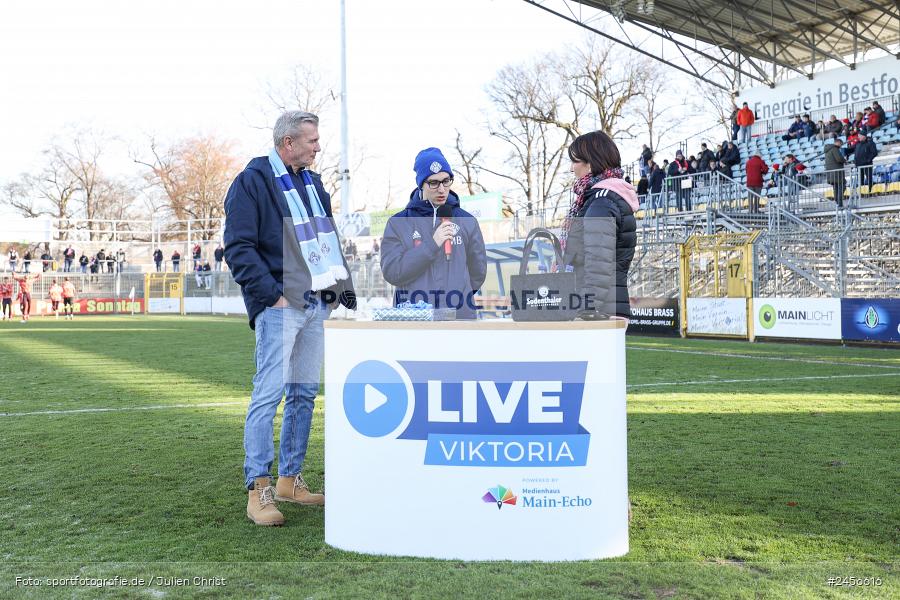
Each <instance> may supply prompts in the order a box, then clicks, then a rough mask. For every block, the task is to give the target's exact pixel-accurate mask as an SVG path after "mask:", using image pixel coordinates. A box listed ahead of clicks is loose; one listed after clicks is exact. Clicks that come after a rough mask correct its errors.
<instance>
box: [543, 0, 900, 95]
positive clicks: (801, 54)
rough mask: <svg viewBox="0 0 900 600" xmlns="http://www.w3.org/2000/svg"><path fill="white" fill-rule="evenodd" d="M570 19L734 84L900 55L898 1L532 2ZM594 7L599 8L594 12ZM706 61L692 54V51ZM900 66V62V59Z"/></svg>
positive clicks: (690, 70) (771, 82) (696, 74)
mask: <svg viewBox="0 0 900 600" xmlns="http://www.w3.org/2000/svg"><path fill="white" fill-rule="evenodd" d="M525 2H527V3H528V4H532V5H534V6H537V7H539V8H541V9H543V10H546V11H547V12H550V13H552V14H554V15H556V16H558V17H561V18H563V19H565V20H567V21H570V22H572V23H575V24H577V25H580V26H582V27H584V28H585V29H588V30H590V31H593V32H594V33H596V34H598V35H601V36H604V37H606V38H609V39H611V40H613V41H615V42H617V43H620V44H623V45H625V46H627V47H629V48H631V49H632V50H635V51H637V52H640V53H642V54H646V55H648V56H651V57H652V58H655V59H657V60H660V61H662V62H664V63H666V64H668V65H669V66H671V67H673V68H675V69H678V70H680V71H683V72H685V73H688V74H689V75H692V76H694V77H697V78H698V79H702V80H704V81H706V82H708V83H711V84H713V85H716V86H718V87H722V88H725V89H728V88H727V86H726V85H724V84H723V83H722V81H721V80H720V79H719V78H716V77H711V76H710V74H711V73H712V72H713V71H714V70H716V69H718V70H719V72H720V73H722V74H723V75H724V76H725V78H726V79H728V83H729V84H730V85H731V88H730V89H731V90H734V91H736V90H738V89H739V88H740V87H742V83H743V84H751V85H760V84H763V85H769V86H774V85H775V83H776V82H777V81H779V80H782V79H786V78H789V77H790V78H794V77H798V76H804V77H808V78H810V79H812V78H814V75H815V73H816V72H817V71H819V70H822V68H823V66H824V64H825V63H826V61H834V62H829V63H828V64H830V65H832V66H846V67H851V68H852V67H854V66H855V64H856V63H857V62H860V61H861V60H862V59H863V57H864V56H865V53H866V52H868V51H869V50H873V49H879V50H882V51H884V52H885V53H887V54H889V55H892V56H895V57H897V58H900V52H898V48H897V44H898V42H900V3H898V2H897V0H799V1H798V0H525ZM584 7H587V8H589V9H596V10H598V11H602V12H604V13H609V14H610V15H612V16H613V17H615V20H616V21H617V22H618V24H619V28H620V29H621V31H617V32H615V34H611V33H610V32H608V31H603V30H601V29H598V28H596V27H594V26H593V25H592V23H595V22H596V19H595V18H593V17H592V16H591V15H588V14H585V11H584V10H583V8H584ZM591 12H592V11H591ZM624 23H629V24H630V25H632V26H634V27H636V28H638V29H639V30H641V31H643V32H647V33H651V34H654V35H655V36H658V37H661V38H662V39H663V40H665V41H666V42H669V43H671V44H672V45H674V47H675V48H676V49H677V51H676V53H675V54H674V55H673V56H672V57H671V58H666V57H663V56H661V55H660V54H661V53H659V52H654V51H651V50H648V49H647V47H646V46H647V44H645V43H640V42H635V41H633V40H632V36H630V35H629V34H628V32H627V31H626V30H625V29H624V28H623V27H622V25H623V24H624ZM691 56H693V57H697V56H699V57H701V58H702V59H705V60H699V61H698V60H692V59H691V58H690V57H691ZM898 65H900V63H898Z"/></svg>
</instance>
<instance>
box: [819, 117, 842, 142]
mask: <svg viewBox="0 0 900 600" xmlns="http://www.w3.org/2000/svg"><path fill="white" fill-rule="evenodd" d="M843 131H844V124H843V123H841V122H840V121H839V120H838V118H837V117H836V116H835V115H831V118H830V119H828V122H827V123H825V128H824V129H823V130H822V133H820V134H819V139H820V140H825V139H833V138H836V137H837V136H839V135H841V133H843Z"/></svg>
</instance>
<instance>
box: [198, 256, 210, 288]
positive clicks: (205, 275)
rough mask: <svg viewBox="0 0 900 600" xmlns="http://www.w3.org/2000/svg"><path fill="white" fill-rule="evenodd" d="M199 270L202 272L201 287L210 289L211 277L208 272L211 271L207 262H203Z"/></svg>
mask: <svg viewBox="0 0 900 600" xmlns="http://www.w3.org/2000/svg"><path fill="white" fill-rule="evenodd" d="M201 270H202V271H203V287H205V288H206V289H211V288H212V275H211V274H210V272H211V271H212V268H211V267H210V266H209V261H208V260H205V261H203V268H202V269H201Z"/></svg>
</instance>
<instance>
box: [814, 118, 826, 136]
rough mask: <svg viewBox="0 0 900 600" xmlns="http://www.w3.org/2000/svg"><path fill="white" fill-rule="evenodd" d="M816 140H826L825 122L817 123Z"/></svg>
mask: <svg viewBox="0 0 900 600" xmlns="http://www.w3.org/2000/svg"><path fill="white" fill-rule="evenodd" d="M816 139H817V140H824V139H825V121H822V120H821V119H819V120H818V121H816Z"/></svg>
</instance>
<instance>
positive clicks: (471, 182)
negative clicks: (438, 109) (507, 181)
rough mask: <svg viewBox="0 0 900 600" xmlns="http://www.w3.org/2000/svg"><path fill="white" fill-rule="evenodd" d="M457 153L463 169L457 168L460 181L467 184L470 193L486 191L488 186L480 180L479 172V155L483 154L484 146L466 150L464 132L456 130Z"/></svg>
mask: <svg viewBox="0 0 900 600" xmlns="http://www.w3.org/2000/svg"><path fill="white" fill-rule="evenodd" d="M455 149H456V154H457V156H459V162H460V163H461V164H462V170H460V169H455V171H456V173H457V174H458V175H459V180H460V183H462V184H463V185H465V186H466V189H467V190H468V192H469V195H473V194H477V193H481V192H486V191H487V188H486V187H484V185H482V184H481V182H479V180H478V179H479V178H478V176H479V174H480V173H481V167H479V166H478V163H477V161H478V157H479V156H480V155H481V152H482V150H483V148H481V147H479V148H477V149H475V150H471V151H469V150H466V149H465V148H464V146H463V141H462V134H461V133H460V132H459V130H458V129H457V130H456V146H455Z"/></svg>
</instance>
